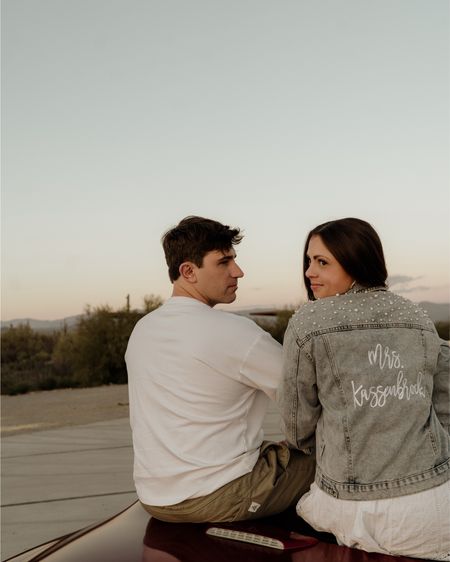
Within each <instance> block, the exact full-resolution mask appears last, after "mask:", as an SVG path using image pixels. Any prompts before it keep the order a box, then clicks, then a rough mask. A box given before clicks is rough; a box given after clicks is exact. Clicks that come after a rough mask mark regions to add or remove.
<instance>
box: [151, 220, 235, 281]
mask: <svg viewBox="0 0 450 562" xmlns="http://www.w3.org/2000/svg"><path fill="white" fill-rule="evenodd" d="M242 238H243V235H242V234H240V230H239V228H230V227H229V226H227V225H224V224H221V223H220V222H217V221H214V220H211V219H205V218H203V217H195V216H189V217H185V218H184V219H183V220H182V221H180V222H179V223H178V224H177V226H174V227H173V228H171V229H170V230H168V231H167V232H166V233H165V234H164V235H163V237H162V245H163V248H164V254H165V256H166V262H167V265H168V267H169V277H170V280H171V281H172V283H173V282H174V281H176V280H177V279H178V277H179V276H180V271H179V269H180V265H181V264H182V263H183V262H185V261H191V262H193V263H195V265H196V266H197V267H202V265H203V258H204V257H205V255H206V254H207V253H208V252H212V251H214V250H218V251H219V252H227V251H228V250H230V248H231V247H232V246H234V245H236V244H239V242H240V241H241V240H242Z"/></svg>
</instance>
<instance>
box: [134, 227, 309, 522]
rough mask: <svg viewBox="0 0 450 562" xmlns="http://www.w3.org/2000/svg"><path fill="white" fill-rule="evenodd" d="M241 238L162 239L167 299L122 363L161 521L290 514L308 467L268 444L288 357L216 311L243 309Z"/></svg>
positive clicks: (151, 500) (149, 493) (257, 331)
mask: <svg viewBox="0 0 450 562" xmlns="http://www.w3.org/2000/svg"><path fill="white" fill-rule="evenodd" d="M241 239H242V235H241V234H240V231H239V229H231V228H230V227H228V226H225V225H222V224H220V223H219V222H216V221H213V220H210V219H205V218H202V217H186V218H185V219H183V220H182V221H181V222H180V223H179V224H178V225H177V226H176V227H174V228H172V229H171V230H169V231H168V232H167V233H166V234H165V235H164V236H163V240H162V242H163V248H164V252H165V256H166V261H167V265H168V268H169V277H170V280H171V282H172V283H173V293H172V297H171V298H170V299H168V300H167V301H166V302H165V303H164V304H163V306H161V307H160V308H158V309H156V310H154V311H153V312H151V313H149V314H147V315H146V316H145V317H144V318H142V319H141V320H140V321H139V322H138V323H137V324H136V326H135V328H134V330H133V333H132V334H131V337H130V340H129V343H128V348H127V352H126V356H125V358H126V363H127V369H128V382H129V394H130V421H131V427H132V431H133V446H134V454H135V460H134V479H135V484H136V490H137V493H138V497H139V499H140V501H141V502H142V504H143V505H144V507H145V508H146V509H147V511H148V512H149V513H151V514H152V515H153V516H155V517H156V518H158V519H161V520H163V521H174V522H181V521H183V522H193V523H195V522H206V521H232V520H242V519H251V518H254V517H263V516H267V515H270V514H273V513H278V512H281V511H283V510H284V509H285V508H287V507H288V506H289V505H292V504H295V503H296V502H297V500H298V499H299V498H300V496H301V495H302V494H303V493H305V492H306V491H307V490H308V489H309V486H310V484H311V482H312V481H313V477H314V468H315V463H314V459H313V458H312V456H309V455H305V454H303V453H301V452H300V451H297V450H291V449H289V448H288V447H287V446H286V445H284V444H281V443H269V442H263V431H262V423H263V419H264V415H265V413H266V409H267V405H268V400H269V399H275V392H276V388H277V386H278V383H279V381H280V378H281V366H282V348H281V346H280V344H279V343H278V342H276V341H275V340H274V339H273V338H272V337H271V336H270V335H269V334H268V333H267V332H265V331H264V330H262V329H261V328H260V327H259V326H257V325H256V324H255V323H254V322H253V321H252V320H249V319H247V318H244V317H242V316H238V315H235V314H229V313H226V312H223V311H220V310H215V309H214V308H213V307H214V306H215V305H216V304H219V303H231V302H233V301H234V300H235V299H236V291H237V288H238V279H239V278H241V277H243V275H244V274H243V272H242V270H241V268H240V267H239V266H238V265H237V263H236V261H235V260H236V253H235V250H234V246H235V245H236V244H239V242H240V241H241Z"/></svg>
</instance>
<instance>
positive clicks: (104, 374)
mask: <svg viewBox="0 0 450 562" xmlns="http://www.w3.org/2000/svg"><path fill="white" fill-rule="evenodd" d="M161 304H162V300H161V299H160V298H159V297H156V296H154V295H149V296H146V297H144V311H141V310H130V309H129V305H128V300H127V306H126V307H125V308H124V309H120V310H112V309H111V307H109V306H101V307H97V308H94V309H91V308H90V307H88V308H87V309H86V311H85V314H84V316H83V317H82V318H81V319H80V321H79V323H78V326H77V328H76V330H74V331H73V332H66V333H63V334H61V336H60V339H59V341H58V343H57V345H56V348H55V352H54V354H53V362H54V365H55V369H56V370H57V372H58V373H59V374H60V375H63V376H66V377H72V379H73V380H74V381H76V383H77V384H79V385H81V386H98V385H102V384H124V383H126V382H127V371H126V365H125V359H124V355H125V351H126V347H127V344H128V339H129V337H130V335H131V332H132V330H133V328H134V326H135V324H136V322H137V321H138V320H139V319H140V318H142V316H143V315H144V314H146V313H148V312H151V311H152V310H154V309H155V308H158V307H159V306H160V305H161Z"/></svg>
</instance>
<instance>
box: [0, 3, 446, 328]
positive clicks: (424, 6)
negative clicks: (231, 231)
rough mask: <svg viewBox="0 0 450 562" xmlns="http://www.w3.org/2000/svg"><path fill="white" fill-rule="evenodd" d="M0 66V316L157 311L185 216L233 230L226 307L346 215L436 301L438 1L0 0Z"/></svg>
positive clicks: (441, 151)
mask: <svg viewBox="0 0 450 562" xmlns="http://www.w3.org/2000/svg"><path fill="white" fill-rule="evenodd" d="M2 74H3V75H2V141H3V142H2V234H3V236H2V319H3V320H11V319H14V318H37V319H49V320H50V319H57V318H63V317H66V316H70V315H74V314H79V313H82V312H83V310H84V309H85V307H86V305H91V306H100V305H104V304H109V305H110V306H112V307H114V308H116V307H120V306H124V305H125V298H126V295H127V294H130V298H131V306H132V307H135V308H138V307H140V306H141V303H142V299H143V297H144V295H147V294H151V293H153V294H156V295H160V296H161V297H162V298H163V299H166V298H167V297H169V296H170V293H171V285H170V283H169V280H168V277H167V273H166V265H165V262H164V256H163V252H162V249H161V245H160V237H161V235H162V234H163V232H164V231H165V230H166V229H168V228H169V227H171V226H173V225H175V224H176V223H177V222H178V221H179V220H181V219H182V218H183V217H184V216H186V215H191V214H198V215H203V216H206V217H209V218H213V219H216V220H219V221H221V222H224V223H225V224H229V225H231V226H239V227H241V228H242V229H243V230H244V233H245V238H244V240H243V242H242V243H241V244H240V246H239V247H238V248H237V251H238V263H239V264H240V266H241V267H242V269H243V270H244V271H245V274H246V275H245V277H244V278H243V279H242V281H241V283H240V288H239V290H238V298H237V300H236V302H235V304H234V305H233V306H234V307H235V308H245V307H248V306H258V305H260V306H273V305H275V306H284V305H293V304H294V305H295V304H297V303H299V302H300V301H301V300H304V297H305V294H304V288H303V287H302V285H301V281H300V280H301V265H300V262H301V253H302V248H303V243H304V239H305V237H306V234H307V232H308V231H309V230H310V229H311V228H313V227H315V226H316V225H318V224H320V223H322V222H325V221H326V220H330V219H336V218H342V217H345V216H356V217H359V218H362V219H365V220H367V221H369V222H370V223H371V224H372V225H373V226H374V227H375V229H376V230H377V231H378V233H379V235H380V237H381V239H382V242H383V245H384V249H385V254H386V259H387V265H388V271H389V274H390V276H391V278H392V285H391V286H392V289H393V290H394V291H397V292H400V293H401V294H403V295H404V296H407V297H409V298H411V299H412V300H414V301H421V300H427V301H434V302H448V301H449V300H450V295H449V286H450V227H449V223H450V220H449V219H450V205H449V204H450V200H449V199H450V196H449V179H450V177H449V131H450V123H449V3H448V1H447V0H420V1H418V0H395V1H394V0H376V1H374V0H339V1H336V0H328V1H326V0H308V1H306V0H276V1H275V0H271V1H269V0H226V1H224V0H220V1H219V0H189V1H186V0H158V1H154V0H3V1H2ZM396 281H397V282H396ZM399 281H402V282H401V283H400V282H399Z"/></svg>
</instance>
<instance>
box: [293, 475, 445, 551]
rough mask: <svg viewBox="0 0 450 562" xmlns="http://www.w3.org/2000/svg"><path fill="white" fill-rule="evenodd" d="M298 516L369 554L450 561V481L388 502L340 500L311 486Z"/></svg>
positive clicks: (341, 542) (298, 505)
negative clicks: (378, 553) (376, 553)
mask: <svg viewBox="0 0 450 562" xmlns="http://www.w3.org/2000/svg"><path fill="white" fill-rule="evenodd" d="M297 513H298V514H299V515H300V516H301V517H302V518H303V519H304V520H305V521H307V522H308V523H309V524H310V525H311V526H312V527H314V529H316V530H317V531H326V532H328V533H333V535H335V537H336V539H337V541H338V543H339V544H341V545H345V546H349V547H352V548H359V549H361V550H365V551H366V552H380V553H382V554H390V555H396V556H411V557H414V558H427V559H429V560H450V480H449V481H448V482H445V484H442V485H440V486H437V487H435V488H431V489H430V490H425V491H424V492H418V493H416V494H409V495H407V496H400V497H397V498H389V499H383V500H368V501H366V500H362V501H356V500H340V499H336V498H334V497H333V496H330V495H329V494H327V493H325V492H324V491H322V490H321V489H320V488H319V487H318V486H317V485H316V484H312V485H311V489H310V491H309V492H307V493H306V494H305V495H304V496H303V497H302V498H301V499H300V500H299V502H298V504H297Z"/></svg>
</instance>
